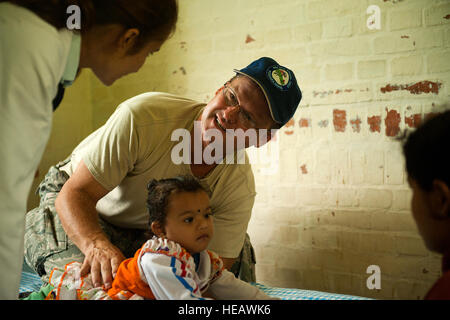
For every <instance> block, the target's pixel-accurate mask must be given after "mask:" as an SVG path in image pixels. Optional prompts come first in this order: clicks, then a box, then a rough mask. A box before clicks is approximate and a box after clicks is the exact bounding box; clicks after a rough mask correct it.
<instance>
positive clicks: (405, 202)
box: [392, 190, 412, 210]
mask: <svg viewBox="0 0 450 320" xmlns="http://www.w3.org/2000/svg"><path fill="white" fill-rule="evenodd" d="M411 196H412V193H411V191H410V190H395V191H393V199H392V209H394V210H410V208H411Z"/></svg>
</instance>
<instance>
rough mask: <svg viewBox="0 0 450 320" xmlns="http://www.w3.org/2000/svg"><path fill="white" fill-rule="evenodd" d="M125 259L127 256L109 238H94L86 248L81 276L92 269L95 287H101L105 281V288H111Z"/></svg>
mask: <svg viewBox="0 0 450 320" xmlns="http://www.w3.org/2000/svg"><path fill="white" fill-rule="evenodd" d="M123 260H125V256H124V255H123V254H122V252H121V251H120V250H119V249H118V248H117V247H115V246H114V245H113V244H112V243H111V242H109V241H108V239H106V238H101V239H96V240H93V241H92V242H91V244H90V245H89V246H88V247H87V249H86V252H85V258H84V261H83V265H82V266H81V276H85V275H86V274H87V273H88V272H89V271H90V272H91V277H92V283H93V284H94V287H99V286H101V285H102V283H103V284H104V286H105V289H110V288H111V284H112V280H113V278H114V277H115V275H116V272H117V269H118V268H119V264H120V263H121V262H122V261H123Z"/></svg>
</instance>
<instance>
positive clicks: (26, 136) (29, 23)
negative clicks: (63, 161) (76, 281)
mask: <svg viewBox="0 0 450 320" xmlns="http://www.w3.org/2000/svg"><path fill="white" fill-rule="evenodd" d="M71 39H72V33H71V32H69V31H68V30H61V31H60V32H58V31H57V30H56V29H55V28H54V27H52V26H50V25H49V24H47V23H46V22H44V21H43V20H42V19H40V18H39V17H38V16H36V15H35V14H34V13H32V12H30V11H28V10H26V9H23V8H21V7H18V6H15V5H12V4H10V3H0V164H1V165H0V299H17V296H18V292H19V284H20V274H21V270H22V262H23V235H24V227H25V226H24V216H25V213H26V203H27V197H28V193H29V191H30V188H31V184H32V182H33V177H34V173H35V171H36V169H37V167H38V165H39V162H40V160H41V157H42V154H43V152H44V149H45V146H46V143H47V140H48V138H49V135H50V130H51V121H52V120H51V119H52V100H53V98H54V97H55V95H56V93H57V87H58V82H59V81H60V79H61V76H62V74H63V71H64V68H65V66H66V60H67V56H68V52H69V49H70V44H71Z"/></svg>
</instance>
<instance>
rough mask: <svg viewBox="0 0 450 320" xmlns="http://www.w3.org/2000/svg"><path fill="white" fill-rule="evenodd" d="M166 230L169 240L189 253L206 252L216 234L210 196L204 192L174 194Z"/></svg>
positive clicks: (168, 212)
mask: <svg viewBox="0 0 450 320" xmlns="http://www.w3.org/2000/svg"><path fill="white" fill-rule="evenodd" d="M164 229H165V236H166V238H167V239H169V240H172V241H175V242H177V243H179V244H180V245H181V246H182V247H183V248H185V249H186V250H187V251H188V252H189V253H191V254H194V253H198V252H200V251H203V250H205V249H206V248H207V247H208V244H209V242H210V240H211V238H212V236H213V234H214V226H213V217H212V211H211V207H210V205H209V197H208V195H207V194H206V193H205V192H204V191H196V192H181V193H175V194H172V195H171V196H170V197H169V205H168V208H167V216H166V223H165V227H164Z"/></svg>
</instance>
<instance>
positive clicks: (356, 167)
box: [350, 149, 366, 185]
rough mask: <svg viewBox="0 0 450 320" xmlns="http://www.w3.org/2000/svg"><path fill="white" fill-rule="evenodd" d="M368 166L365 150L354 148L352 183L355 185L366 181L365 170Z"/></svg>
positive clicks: (351, 156) (351, 157) (351, 163)
mask: <svg viewBox="0 0 450 320" xmlns="http://www.w3.org/2000/svg"><path fill="white" fill-rule="evenodd" d="M365 166H366V156H365V152H364V151H363V150H359V149H352V150H351V152H350V169H351V172H352V174H351V176H350V183H351V184H353V185H358V184H362V183H363V182H364V180H365V179H364V172H365V169H364V168H365Z"/></svg>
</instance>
